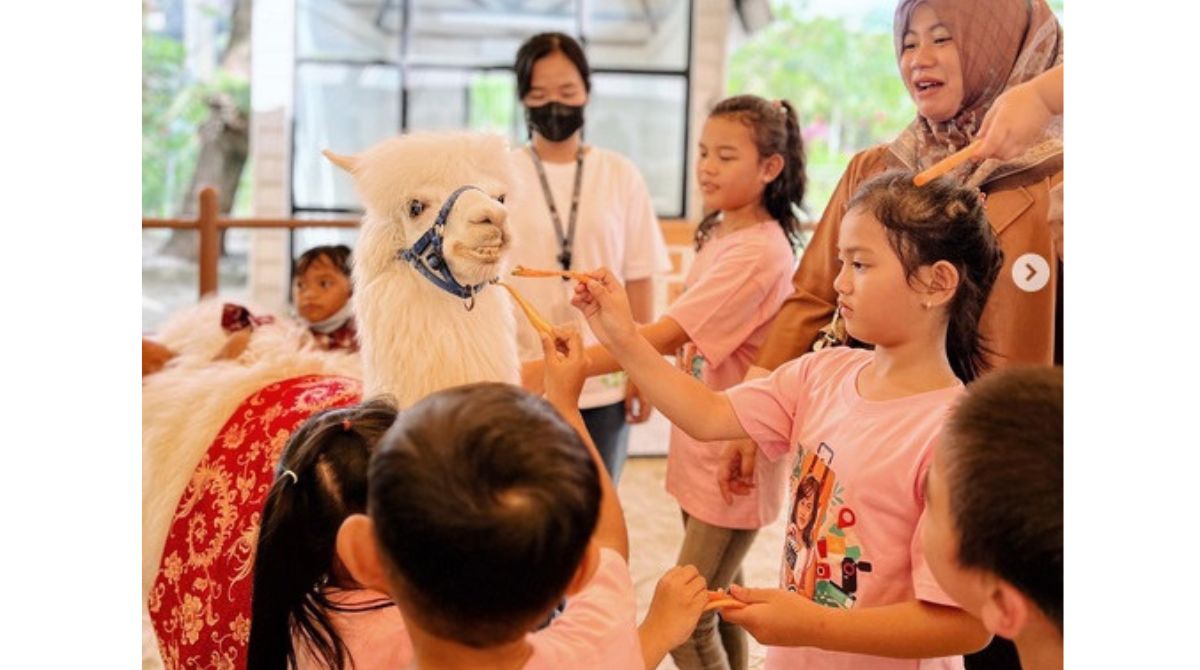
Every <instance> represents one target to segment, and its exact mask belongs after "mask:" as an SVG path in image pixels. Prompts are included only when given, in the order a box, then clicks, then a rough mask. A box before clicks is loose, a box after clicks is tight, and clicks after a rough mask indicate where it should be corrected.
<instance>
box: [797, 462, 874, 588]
mask: <svg viewBox="0 0 1200 670" xmlns="http://www.w3.org/2000/svg"><path fill="white" fill-rule="evenodd" d="M833 455H834V451H833V449H832V448H831V447H830V446H829V445H828V444H826V443H824V442H822V443H821V444H820V445H819V446H818V447H817V449H816V451H812V450H808V449H805V448H804V447H803V446H801V447H800V449H799V455H798V456H797V458H796V465H795V467H794V468H793V469H792V474H791V485H790V488H789V489H788V490H789V491H790V492H791V496H790V500H791V506H790V508H789V509H788V526H787V533H786V535H785V537H784V550H783V568H782V574H781V581H782V582H783V588H785V589H787V590H788V591H793V592H796V593H799V594H801V595H804V596H806V597H808V598H811V599H812V600H813V601H814V602H816V603H819V604H821V605H826V606H828V607H840V608H843V609H849V608H851V607H853V606H854V603H855V602H856V600H857V598H856V596H855V593H856V592H857V591H858V573H859V572H870V571H871V564H870V563H869V562H867V561H865V560H863V559H864V554H863V549H862V546H861V545H860V544H859V542H858V538H857V533H856V531H855V524H856V523H857V522H858V518H857V516H856V515H855V513H854V510H853V509H851V508H850V507H849V506H847V505H846V504H845V490H844V488H843V487H842V485H841V484H840V483H839V482H838V481H837V473H836V472H835V471H834V470H833V468H832V467H830V463H832V461H833Z"/></svg>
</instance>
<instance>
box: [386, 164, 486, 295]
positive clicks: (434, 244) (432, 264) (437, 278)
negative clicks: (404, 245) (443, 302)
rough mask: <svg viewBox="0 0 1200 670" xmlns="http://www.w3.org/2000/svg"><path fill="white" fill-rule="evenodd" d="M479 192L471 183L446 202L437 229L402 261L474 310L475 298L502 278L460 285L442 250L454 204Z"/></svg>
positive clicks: (401, 256) (404, 252)
mask: <svg viewBox="0 0 1200 670" xmlns="http://www.w3.org/2000/svg"><path fill="white" fill-rule="evenodd" d="M468 190H476V191H483V189H481V188H479V187H478V186H472V185H470V184H468V185H466V186H460V187H459V188H458V189H457V190H456V191H454V192H453V193H451V194H450V197H448V198H446V202H444V203H442V208H441V209H439V210H438V214H437V218H436V219H435V220H434V222H433V227H432V228H430V229H429V230H427V231H425V234H423V235H421V237H419V238H417V241H416V243H415V244H413V245H412V246H411V247H409V248H408V249H401V250H400V252H399V254H397V256H398V258H399V259H400V260H402V261H405V262H407V263H409V264H411V265H412V266H413V267H414V268H416V269H417V272H420V273H421V274H422V275H424V276H425V278H426V279H428V280H429V281H430V282H432V283H433V285H434V286H436V287H438V288H440V289H442V290H443V291H445V292H447V293H449V294H451V295H453V296H455V297H457V298H462V299H463V300H466V301H468V302H467V309H468V310H470V309H471V308H473V307H474V306H475V295H476V294H477V293H479V292H480V291H482V290H483V288H484V287H485V286H487V285H488V284H491V283H494V282H495V281H496V280H497V279H499V276H498V275H497V276H496V277H493V278H492V279H488V280H485V281H482V282H479V283H478V284H475V285H473V286H466V285H464V284H460V283H458V280H457V279H455V278H454V274H453V273H452V272H450V266H449V265H447V264H446V256H445V255H444V253H443V251H442V242H443V240H444V238H443V237H442V230H443V229H444V228H445V227H446V217H447V216H449V215H450V209H451V208H452V207H454V203H455V202H456V201H457V200H458V196H460V195H462V194H463V192H464V191H468Z"/></svg>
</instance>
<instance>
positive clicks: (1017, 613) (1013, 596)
mask: <svg viewBox="0 0 1200 670" xmlns="http://www.w3.org/2000/svg"><path fill="white" fill-rule="evenodd" d="M985 588H986V589H987V590H986V591H985V597H984V600H983V609H982V610H981V611H980V613H979V614H980V616H979V618H980V619H981V620H982V621H983V625H984V626H985V627H986V628H987V629H988V630H989V631H991V632H993V633H995V634H996V635H999V636H1000V637H1006V638H1008V639H1010V640H1012V639H1015V638H1016V637H1017V636H1018V635H1020V634H1021V631H1022V630H1023V629H1024V628H1025V624H1026V623H1027V622H1028V621H1029V617H1030V611H1029V608H1030V607H1031V604H1030V602H1029V599H1028V598H1026V597H1025V594H1023V593H1021V592H1020V591H1018V590H1017V589H1016V587H1014V586H1013V585H1012V584H1009V583H1008V582H1006V581H1004V580H1003V579H1000V578H999V577H996V576H995V575H989V576H988V578H987V583H986V585H985Z"/></svg>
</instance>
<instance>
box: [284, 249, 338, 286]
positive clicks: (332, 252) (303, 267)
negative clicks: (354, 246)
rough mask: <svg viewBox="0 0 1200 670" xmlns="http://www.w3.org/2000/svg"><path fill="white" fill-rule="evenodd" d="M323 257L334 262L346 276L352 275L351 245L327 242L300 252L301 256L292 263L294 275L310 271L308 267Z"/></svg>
mask: <svg viewBox="0 0 1200 670" xmlns="http://www.w3.org/2000/svg"><path fill="white" fill-rule="evenodd" d="M321 257H324V258H325V259H326V260H328V261H329V262H330V263H332V264H333V267H334V268H336V269H337V271H338V272H341V273H342V274H344V275H346V277H349V276H350V247H348V246H346V245H344V244H326V245H322V246H318V247H313V248H311V249H309V250H308V251H305V252H304V253H302V254H300V257H299V258H297V259H296V262H295V263H294V264H293V265H292V277H293V278H294V277H299V276H300V275H302V274H304V273H305V272H308V268H309V267H311V266H312V264H313V263H315V262H316V261H317V259H318V258H321Z"/></svg>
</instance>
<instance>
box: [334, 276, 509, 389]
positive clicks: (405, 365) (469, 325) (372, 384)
mask: <svg viewBox="0 0 1200 670" xmlns="http://www.w3.org/2000/svg"><path fill="white" fill-rule="evenodd" d="M354 310H355V315H356V318H357V319H358V322H359V328H358V334H359V341H360V346H361V349H362V358H363V396H364V398H369V397H373V396H376V395H381V394H387V395H390V396H392V397H393V398H395V400H396V402H397V403H399V405H400V407H407V406H409V405H411V404H413V403H414V402H416V401H417V400H420V399H421V398H423V397H425V396H426V395H429V394H430V393H433V392H435V391H438V390H441V389H444V388H449V387H451V386H459V385H461V384H468V383H471V382H480V381H500V382H508V383H512V384H515V383H517V382H518V381H519V378H520V369H519V362H518V360H517V346H516V323H515V321H514V318H513V312H512V303H511V302H510V301H509V298H508V296H507V295H505V294H504V292H503V291H502V290H501V289H499V288H498V287H488V288H486V289H484V290H483V291H482V292H481V293H480V294H479V295H478V296H477V297H476V300H475V307H474V309H472V310H471V311H467V309H466V307H465V305H464V302H463V301H462V300H460V299H459V298H456V297H454V296H452V295H450V294H449V293H446V292H445V291H442V290H441V289H439V288H437V287H436V286H434V285H433V284H432V283H430V282H429V281H428V280H426V279H425V278H424V277H421V276H420V275H419V274H418V273H417V272H416V271H414V270H413V269H412V268H411V267H408V266H407V265H403V264H399V263H397V264H396V265H393V266H391V267H389V268H387V269H386V270H385V271H384V273H383V274H382V275H381V276H379V277H376V278H374V280H372V281H369V282H366V283H365V284H364V285H362V286H356V287H355V291H354Z"/></svg>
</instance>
